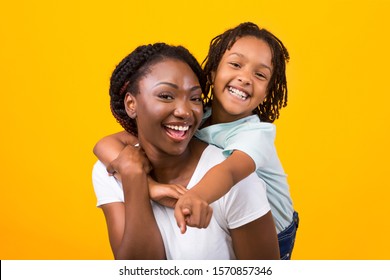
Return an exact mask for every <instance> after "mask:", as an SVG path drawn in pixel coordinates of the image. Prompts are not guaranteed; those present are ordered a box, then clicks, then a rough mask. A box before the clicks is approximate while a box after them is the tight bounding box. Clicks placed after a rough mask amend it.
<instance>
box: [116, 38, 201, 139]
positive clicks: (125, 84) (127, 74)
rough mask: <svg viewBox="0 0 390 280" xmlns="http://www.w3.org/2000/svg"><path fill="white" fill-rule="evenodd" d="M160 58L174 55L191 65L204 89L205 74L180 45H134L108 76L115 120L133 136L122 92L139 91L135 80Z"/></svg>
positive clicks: (134, 131) (174, 57)
mask: <svg viewBox="0 0 390 280" xmlns="http://www.w3.org/2000/svg"><path fill="white" fill-rule="evenodd" d="M164 59H177V60H179V61H182V62H184V63H186V64H188V66H189V67H190V68H191V69H192V71H193V72H194V73H195V75H196V76H197V77H198V80H199V83H200V86H201V88H202V92H205V88H206V77H205V76H204V73H203V71H202V68H201V66H200V65H199V63H198V61H197V60H196V59H195V57H194V56H193V55H192V54H191V53H190V52H189V51H188V50H187V49H186V48H184V47H182V46H171V45H167V44H165V43H155V44H149V45H142V46H139V47H137V48H136V49H135V50H134V51H133V52H131V53H130V54H129V55H128V56H126V57H125V58H124V59H123V60H122V61H121V62H120V63H119V64H118V65H117V67H116V68H115V70H114V71H113V73H112V75H111V79H110V90H109V93H110V107H111V112H112V114H113V115H114V117H115V118H116V120H117V121H118V122H119V124H120V125H121V126H122V127H123V128H124V129H125V130H126V131H127V132H129V133H131V134H133V135H135V136H137V134H138V131H137V124H136V121H135V120H134V119H132V118H130V117H129V116H128V115H127V113H126V109H125V104H124V100H125V96H126V94H127V93H128V92H130V93H132V94H133V95H134V94H138V93H139V87H138V84H139V81H140V79H141V78H142V77H144V76H145V75H147V74H148V73H149V72H150V68H151V67H152V66H153V65H155V64H156V63H158V62H161V61H163V60H164Z"/></svg>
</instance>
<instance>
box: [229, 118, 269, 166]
mask: <svg viewBox="0 0 390 280" xmlns="http://www.w3.org/2000/svg"><path fill="white" fill-rule="evenodd" d="M275 134H276V128H275V125H273V124H271V123H262V122H256V123H254V122H245V123H242V124H240V125H237V126H235V127H234V128H233V129H231V130H230V131H229V132H228V133H227V134H226V135H225V136H226V138H225V143H224V147H223V154H224V156H225V157H228V156H230V155H231V154H232V153H233V151H234V150H239V151H242V152H244V153H246V154H247V155H248V156H250V157H251V158H252V159H253V161H254V162H255V164H256V169H258V168H261V167H264V166H265V165H266V164H267V161H268V160H269V159H270V158H271V156H272V155H273V154H274V150H275V145H274V141H275Z"/></svg>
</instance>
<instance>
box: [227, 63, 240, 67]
mask: <svg viewBox="0 0 390 280" xmlns="http://www.w3.org/2000/svg"><path fill="white" fill-rule="evenodd" d="M229 64H230V65H231V66H233V67H234V68H240V64H239V63H237V62H229Z"/></svg>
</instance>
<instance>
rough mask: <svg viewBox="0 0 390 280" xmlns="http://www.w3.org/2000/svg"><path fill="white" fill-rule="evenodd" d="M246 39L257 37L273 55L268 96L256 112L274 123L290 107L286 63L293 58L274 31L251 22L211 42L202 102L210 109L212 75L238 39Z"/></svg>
mask: <svg viewBox="0 0 390 280" xmlns="http://www.w3.org/2000/svg"><path fill="white" fill-rule="evenodd" d="M245 36H254V37H256V38H258V39H260V40H263V41H264V42H266V43H267V44H268V46H269V47H270V49H271V52H272V66H273V73H272V76H271V79H270V82H269V84H268V88H267V96H266V98H265V99H264V101H263V102H262V103H261V104H259V105H258V106H257V108H256V109H255V110H254V113H255V114H257V115H258V116H259V118H260V120H261V121H264V122H270V123H272V122H274V121H275V119H277V118H279V110H280V109H281V108H282V107H285V106H287V79H286V63H287V62H288V61H289V59H290V56H289V54H288V51H287V49H286V47H285V46H284V45H283V43H282V41H280V40H279V39H278V38H277V37H276V36H275V35H273V34H272V33H271V32H269V31H267V30H266V29H264V28H259V27H258V26H257V25H256V24H254V23H251V22H245V23H241V24H240V25H238V26H237V27H235V28H232V29H229V30H227V31H225V32H224V33H222V34H220V35H218V36H216V37H215V38H214V39H212V40H211V43H210V48H209V53H208V55H207V57H206V58H205V60H204V61H203V63H202V65H204V72H205V75H206V77H207V81H208V83H207V91H206V93H207V94H206V95H205V96H204V100H203V102H204V105H205V106H209V105H210V104H211V101H212V99H213V92H212V91H210V83H211V81H212V78H211V73H212V72H216V71H217V68H218V65H219V63H220V61H221V59H222V56H223V55H224V53H225V52H226V51H227V50H230V49H231V48H232V46H233V45H234V43H235V42H236V41H237V40H238V39H240V38H242V37H245Z"/></svg>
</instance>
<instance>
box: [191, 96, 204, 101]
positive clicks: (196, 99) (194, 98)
mask: <svg viewBox="0 0 390 280" xmlns="http://www.w3.org/2000/svg"><path fill="white" fill-rule="evenodd" d="M191 100H192V101H195V102H202V97H200V96H197V97H193V98H191Z"/></svg>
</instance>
